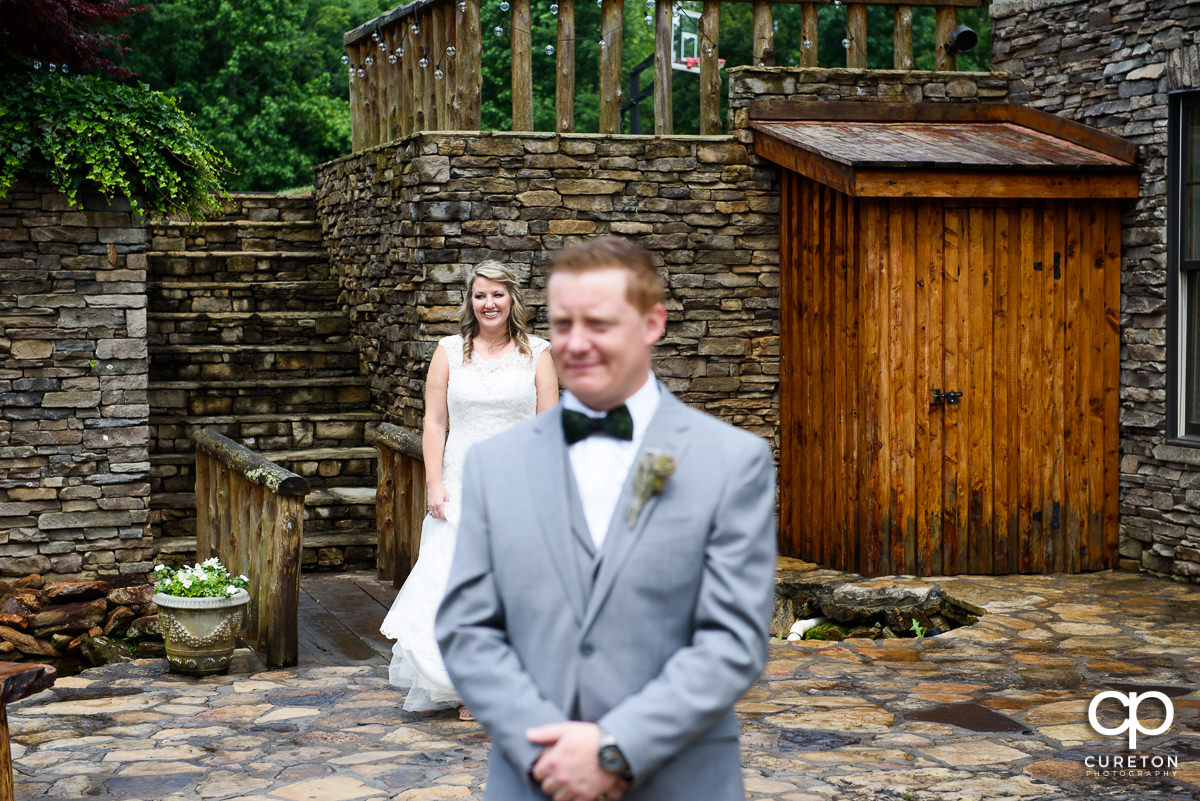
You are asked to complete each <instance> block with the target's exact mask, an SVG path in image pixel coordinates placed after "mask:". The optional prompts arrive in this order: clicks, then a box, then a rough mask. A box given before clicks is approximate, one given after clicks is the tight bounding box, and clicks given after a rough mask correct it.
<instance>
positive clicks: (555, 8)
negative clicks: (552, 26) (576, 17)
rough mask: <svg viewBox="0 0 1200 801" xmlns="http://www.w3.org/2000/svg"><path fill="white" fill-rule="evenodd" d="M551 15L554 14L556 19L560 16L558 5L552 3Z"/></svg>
mask: <svg viewBox="0 0 1200 801" xmlns="http://www.w3.org/2000/svg"><path fill="white" fill-rule="evenodd" d="M550 13H551V14H553V15H554V16H556V17H557V16H558V3H551V4H550Z"/></svg>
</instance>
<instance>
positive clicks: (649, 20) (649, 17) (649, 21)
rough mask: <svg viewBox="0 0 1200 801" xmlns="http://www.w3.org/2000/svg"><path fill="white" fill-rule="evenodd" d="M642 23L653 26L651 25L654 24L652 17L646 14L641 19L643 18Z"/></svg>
mask: <svg viewBox="0 0 1200 801" xmlns="http://www.w3.org/2000/svg"><path fill="white" fill-rule="evenodd" d="M642 22H644V23H646V25H653V24H654V17H652V16H650V15H649V14H647V15H646V16H645V17H643V18H642Z"/></svg>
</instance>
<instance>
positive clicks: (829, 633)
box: [804, 623, 849, 642]
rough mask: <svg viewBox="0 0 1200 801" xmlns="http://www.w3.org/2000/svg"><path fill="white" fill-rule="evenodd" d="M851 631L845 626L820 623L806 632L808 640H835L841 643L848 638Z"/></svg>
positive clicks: (805, 635) (805, 636)
mask: <svg viewBox="0 0 1200 801" xmlns="http://www.w3.org/2000/svg"><path fill="white" fill-rule="evenodd" d="M847 634H849V631H848V630H847V629H846V628H845V627H844V626H839V625H838V624H837V623H818V624H817V625H815V626H813V627H812V628H811V629H809V630H808V631H806V632H804V639H806V640H834V641H836V642H840V641H841V640H844V639H845V638H846V635H847Z"/></svg>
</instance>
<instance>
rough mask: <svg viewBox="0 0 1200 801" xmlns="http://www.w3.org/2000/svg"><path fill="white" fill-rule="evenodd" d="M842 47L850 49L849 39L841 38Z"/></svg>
mask: <svg viewBox="0 0 1200 801" xmlns="http://www.w3.org/2000/svg"><path fill="white" fill-rule="evenodd" d="M842 47H844V48H846V49H847V50H848V49H850V40H849V39H843V40H842Z"/></svg>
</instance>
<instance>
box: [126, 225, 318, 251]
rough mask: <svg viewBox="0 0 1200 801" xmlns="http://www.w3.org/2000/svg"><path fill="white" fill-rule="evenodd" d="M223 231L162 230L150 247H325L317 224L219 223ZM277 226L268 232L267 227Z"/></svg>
mask: <svg viewBox="0 0 1200 801" xmlns="http://www.w3.org/2000/svg"><path fill="white" fill-rule="evenodd" d="M217 225H218V226H220V227H211V228H205V229H203V230H196V229H193V228H185V227H182V226H180V227H174V226H172V227H159V228H155V229H153V230H152V231H151V232H150V241H149V242H148V243H147V246H148V247H149V248H150V250H151V251H154V252H156V253H164V252H165V253H171V252H180V251H187V252H190V253H194V252H197V251H206V250H207V251H247V252H251V253H263V252H273V251H291V250H308V249H311V248H314V247H319V246H320V245H321V229H320V227H319V226H318V225H317V223H315V222H312V223H307V222H295V223H246V224H243V225H238V224H237V223H235V222H225V223H217ZM267 225H274V226H276V227H272V228H267V227H264V226H267Z"/></svg>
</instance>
